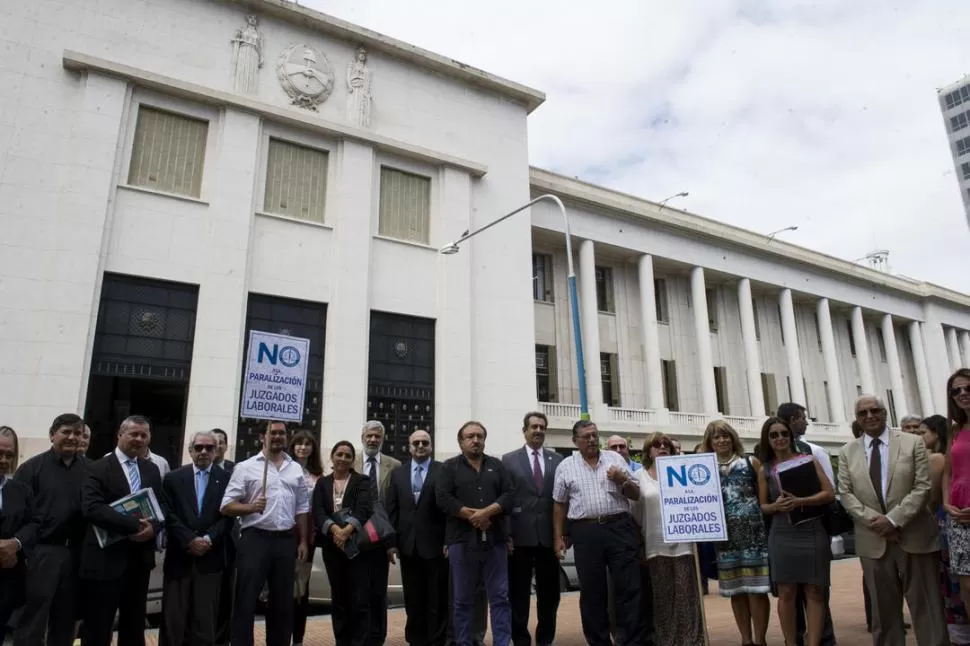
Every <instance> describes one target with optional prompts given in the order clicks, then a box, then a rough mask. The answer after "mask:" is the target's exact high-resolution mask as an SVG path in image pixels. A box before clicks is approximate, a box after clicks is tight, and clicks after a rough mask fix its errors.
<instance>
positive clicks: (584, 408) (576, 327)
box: [438, 193, 686, 420]
mask: <svg viewBox="0 0 970 646" xmlns="http://www.w3.org/2000/svg"><path fill="white" fill-rule="evenodd" d="M685 195H686V193H685ZM542 200H549V201H551V202H554V203H555V204H556V206H558V207H559V211H560V212H561V213H562V222H563V230H564V231H565V233H566V266H567V268H568V271H569V305H570V310H571V312H572V322H573V336H574V337H575V342H576V370H577V372H579V375H578V376H579V410H580V419H584V420H588V419H589V400H588V398H587V396H586V363H585V361H584V358H583V335H582V330H581V329H580V324H579V295H578V294H577V292H576V272H575V271H574V270H573V244H572V238H571V237H570V235H569V216H568V215H567V214H566V207H565V206H564V205H563V203H562V200H560V199H559V198H558V197H556V196H555V195H550V194H548V193H547V194H545V195H540V196H539V197H537V198H535V199H534V200H532V201H530V202H528V203H527V204H524V205H522V206H520V207H519V208H517V209H515V210H514V211H512V212H510V213H506V214H505V215H503V216H502V217H500V218H498V219H497V220H493V221H492V222H489V223H488V224H486V225H485V226H483V227H480V228H478V229H475V230H474V231H472V232H471V233H469V232H467V231H466V232H465V233H463V234H462V236H461V237H460V238H458V239H457V240H455V241H454V242H452V243H450V244H446V245H445V246H443V247H441V249H439V250H438V253H440V254H443V255H446V256H450V255H453V254H456V253H458V245H460V244H461V243H463V242H465V241H466V240H468V239H469V238H472V237H474V236H477V235H478V234H479V233H481V232H482V231H485V230H486V229H491V228H492V227H494V226H495V225H496V224H498V223H499V222H502V221H503V220H507V219H509V218H510V217H512V216H513V215H515V214H516V213H520V212H522V211H525V210H526V209H527V208H529V207H530V206H532V205H533V204H535V203H536V202H540V201H542Z"/></svg>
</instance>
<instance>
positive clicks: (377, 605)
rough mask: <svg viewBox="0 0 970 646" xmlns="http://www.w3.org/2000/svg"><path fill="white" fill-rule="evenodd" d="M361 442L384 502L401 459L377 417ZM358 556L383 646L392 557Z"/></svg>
mask: <svg viewBox="0 0 970 646" xmlns="http://www.w3.org/2000/svg"><path fill="white" fill-rule="evenodd" d="M914 437H918V436H914ZM360 441H361V444H363V447H364V448H363V451H361V452H359V453H358V454H357V458H356V459H355V461H354V470H355V471H357V473H362V474H364V475H365V476H367V477H369V478H370V480H371V487H372V488H373V489H374V491H375V493H376V494H377V495H376V496H374V497H375V499H378V500H380V502H381V503H383V502H384V496H385V494H386V493H387V485H388V484H389V483H390V482H391V472H392V471H394V469H396V468H398V467H399V466H401V462H400V461H399V460H395V459H394V458H392V457H391V456H389V455H383V454H382V453H381V447H383V446H384V425H383V424H381V423H380V422H378V421H377V420H370V421H369V422H367V423H366V424H364V429H363V430H362V431H361V433H360ZM357 558H359V559H366V560H367V562H368V567H369V569H370V572H371V575H370V583H369V586H370V593H369V594H368V595H367V597H368V600H369V604H370V616H371V624H370V629H371V639H370V642H369V643H370V644H371V645H372V646H382V645H383V644H384V641H385V640H386V639H387V579H388V575H389V574H390V561H391V559H392V558H393V557H392V556H391V551H390V546H387V545H385V546H383V548H378V549H375V550H370V551H367V552H362V553H361V554H360V556H358V557H357Z"/></svg>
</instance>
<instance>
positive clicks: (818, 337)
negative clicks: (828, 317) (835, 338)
mask: <svg viewBox="0 0 970 646" xmlns="http://www.w3.org/2000/svg"><path fill="white" fill-rule="evenodd" d="M812 325H814V326H815V342H816V343H817V344H818V351H819V352H821V351H822V327H821V326H820V325H819V324H818V320H815V319H813V323H812Z"/></svg>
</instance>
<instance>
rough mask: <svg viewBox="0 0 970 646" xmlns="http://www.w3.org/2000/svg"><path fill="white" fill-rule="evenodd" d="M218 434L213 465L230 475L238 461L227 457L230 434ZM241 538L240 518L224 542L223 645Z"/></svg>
mask: <svg viewBox="0 0 970 646" xmlns="http://www.w3.org/2000/svg"><path fill="white" fill-rule="evenodd" d="M212 432H213V434H215V436H216V455H215V457H214V458H213V460H212V466H213V467H214V468H216V469H222V470H223V471H225V472H226V473H227V474H228V475H230V476H231V475H232V470H233V468H234V467H235V466H236V463H235V462H233V461H232V460H227V459H226V451H227V450H228V449H229V436H228V435H226V432H225V431H224V430H222V429H221V428H214V429H212ZM238 539H239V520H238V519H237V520H236V521H235V522H233V523H232V525H231V529H230V531H229V538H228V539H227V540H226V541H224V542H223V546H224V549H225V552H226V566H225V568H223V570H222V588H221V589H220V590H219V618H218V620H217V621H216V643H217V644H221V645H222V646H228V644H229V618H230V617H231V616H232V588H233V586H234V585H235V580H236V577H235V574H236V541H237V540H238Z"/></svg>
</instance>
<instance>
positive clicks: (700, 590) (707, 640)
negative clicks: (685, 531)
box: [694, 543, 711, 646]
mask: <svg viewBox="0 0 970 646" xmlns="http://www.w3.org/2000/svg"><path fill="white" fill-rule="evenodd" d="M694 573H695V576H696V578H697V598H698V599H699V601H700V607H701V627H702V628H703V629H704V644H705V645H706V646H711V637H710V635H708V633H707V605H706V604H705V603H704V586H703V585H702V582H703V580H704V579H703V577H704V573H703V571H702V570H701V551H700V550H699V549H698V548H697V543H694Z"/></svg>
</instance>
